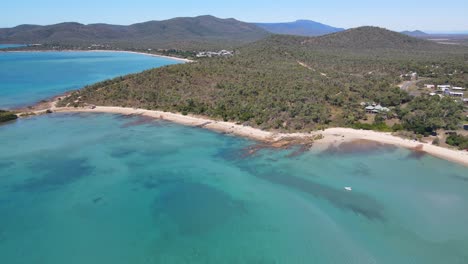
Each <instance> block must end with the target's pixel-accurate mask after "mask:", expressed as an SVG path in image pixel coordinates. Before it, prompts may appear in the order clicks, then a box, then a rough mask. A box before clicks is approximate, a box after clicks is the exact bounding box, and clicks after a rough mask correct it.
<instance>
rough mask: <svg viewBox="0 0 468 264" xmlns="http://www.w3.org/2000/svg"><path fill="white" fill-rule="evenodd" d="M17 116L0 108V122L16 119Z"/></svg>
mask: <svg viewBox="0 0 468 264" xmlns="http://www.w3.org/2000/svg"><path fill="white" fill-rule="evenodd" d="M17 118H18V116H17V115H15V114H14V113H12V112H8V111H5V110H0V123H3V122H7V121H11V120H15V119H17Z"/></svg>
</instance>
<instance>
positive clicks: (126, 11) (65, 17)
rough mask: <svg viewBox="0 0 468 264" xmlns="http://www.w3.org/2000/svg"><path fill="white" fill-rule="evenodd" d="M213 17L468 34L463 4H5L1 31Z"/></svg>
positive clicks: (54, 0)
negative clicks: (33, 26) (29, 26)
mask: <svg viewBox="0 0 468 264" xmlns="http://www.w3.org/2000/svg"><path fill="white" fill-rule="evenodd" d="M198 15H214V16H217V17H221V18H236V19H238V20H242V21H246V22H288V21H295V20H297V19H309V20H313V21H317V22H321V23H324V24H329V25H332V26H336V27H343V28H352V27H358V26H364V25H372V26H380V27H385V28H388V29H391V30H397V31H401V30H415V29H420V30H425V31H428V32H434V33H435V32H452V33H454V32H466V33H468V0H454V1H450V0H447V1H440V0H437V1H436V0H425V1H424V0H413V1H408V0H393V1H378V0H377V1H376V0H373V1H370V0H354V1H353V0H326V1H323V0H320V1H316V0H279V1H278V0H276V1H273V0H235V1H229V2H227V1H219V0H197V1H189V0H170V1H167V0H165V1H161V0H131V1H128V0H127V1H122V0H114V1H110V0H78V1H76V0H75V1H65V0H40V1H39V0H6V1H2V3H1V4H0V27H13V26H17V25H20V24H39V25H47V24H54V23H60V22H70V21H73V22H80V23H84V24H89V23H110V24H120V25H129V24H132V23H137V22H144V21H148V20H164V19H169V18H174V17H181V16H198Z"/></svg>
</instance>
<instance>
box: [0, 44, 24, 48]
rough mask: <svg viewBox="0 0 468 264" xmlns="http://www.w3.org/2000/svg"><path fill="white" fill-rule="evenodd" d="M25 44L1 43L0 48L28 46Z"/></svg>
mask: <svg viewBox="0 0 468 264" xmlns="http://www.w3.org/2000/svg"><path fill="white" fill-rule="evenodd" d="M26 46H28V45H25V44H0V49H6V48H19V47H26Z"/></svg>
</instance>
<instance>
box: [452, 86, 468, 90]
mask: <svg viewBox="0 0 468 264" xmlns="http://www.w3.org/2000/svg"><path fill="white" fill-rule="evenodd" d="M452 90H456V91H464V90H465V88H463V87H453V88H452Z"/></svg>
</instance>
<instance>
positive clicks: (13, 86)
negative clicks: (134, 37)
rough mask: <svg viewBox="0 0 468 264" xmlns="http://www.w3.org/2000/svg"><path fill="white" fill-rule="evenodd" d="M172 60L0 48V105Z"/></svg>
mask: <svg viewBox="0 0 468 264" xmlns="http://www.w3.org/2000/svg"><path fill="white" fill-rule="evenodd" d="M175 63H179V62H178V61H175V60H171V59H166V58H159V57H151V56H146V55H141V54H133V53H121V52H12V53H2V52H0V109H2V108H14V107H21V106H26V105H31V104H34V103H37V102H38V101H40V100H43V99H46V98H49V97H52V96H55V95H59V94H61V93H63V92H66V91H70V90H75V89H79V88H81V87H83V86H85V85H88V84H93V83H96V82H98V81H103V80H106V79H109V78H114V77H117V76H121V75H125V74H129V73H136V72H140V71H143V70H147V69H150V68H155V67H160V66H164V65H169V64H175Z"/></svg>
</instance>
